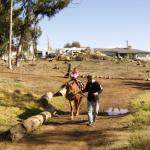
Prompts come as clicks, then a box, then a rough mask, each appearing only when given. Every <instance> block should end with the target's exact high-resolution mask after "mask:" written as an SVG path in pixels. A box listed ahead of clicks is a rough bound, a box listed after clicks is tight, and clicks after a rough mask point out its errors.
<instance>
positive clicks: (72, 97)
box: [54, 79, 83, 120]
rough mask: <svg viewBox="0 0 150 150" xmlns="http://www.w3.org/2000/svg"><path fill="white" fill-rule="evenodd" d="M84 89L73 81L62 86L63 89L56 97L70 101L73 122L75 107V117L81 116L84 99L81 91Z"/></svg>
mask: <svg viewBox="0 0 150 150" xmlns="http://www.w3.org/2000/svg"><path fill="white" fill-rule="evenodd" d="M82 89H83V84H81V82H79V81H77V80H76V79H72V80H70V81H68V82H67V83H65V84H64V85H62V86H61V89H60V90H59V91H58V92H57V93H56V94H55V95H54V96H56V95H59V94H60V95H62V96H65V98H66V99H67V100H68V101H69V104H70V111H71V120H73V119H74V106H75V116H78V115H79V111H80V110H79V109H80V104H81V101H82V98H83V94H82V92H81V90H82Z"/></svg>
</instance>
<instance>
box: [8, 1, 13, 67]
mask: <svg viewBox="0 0 150 150" xmlns="http://www.w3.org/2000/svg"><path fill="white" fill-rule="evenodd" d="M12 13H13V0H11V6H10V29H9V53H8V64H9V69H12V63H11V51H12Z"/></svg>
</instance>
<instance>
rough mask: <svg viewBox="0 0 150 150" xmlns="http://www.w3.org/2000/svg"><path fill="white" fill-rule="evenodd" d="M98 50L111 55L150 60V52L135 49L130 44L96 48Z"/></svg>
mask: <svg viewBox="0 0 150 150" xmlns="http://www.w3.org/2000/svg"><path fill="white" fill-rule="evenodd" d="M96 50H99V51H100V52H101V53H104V54H106V55H108V56H111V57H117V58H130V59H139V60H146V61H150V52H147V51H144V50H139V49H133V48H132V47H131V46H128V47H127V48H118V47H117V48H110V49H105V48H96Z"/></svg>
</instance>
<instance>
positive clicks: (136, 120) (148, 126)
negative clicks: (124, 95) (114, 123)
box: [127, 91, 150, 150]
mask: <svg viewBox="0 0 150 150" xmlns="http://www.w3.org/2000/svg"><path fill="white" fill-rule="evenodd" d="M132 106H133V107H134V108H135V109H136V110H137V112H136V113H135V114H133V115H132V117H131V118H130V122H129V123H130V129H131V130H130V131H129V133H130V138H129V146H128V148H127V149H131V148H132V149H133V150H149V149H150V92H149V91H145V92H143V93H141V94H138V95H136V96H135V97H134V98H133V99H132Z"/></svg>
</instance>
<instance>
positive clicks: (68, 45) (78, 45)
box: [64, 41, 81, 48]
mask: <svg viewBox="0 0 150 150" xmlns="http://www.w3.org/2000/svg"><path fill="white" fill-rule="evenodd" d="M71 47H78V48H80V47H81V46H80V43H79V42H78V41H73V42H72V44H70V43H66V44H65V45H64V48H71Z"/></svg>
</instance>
